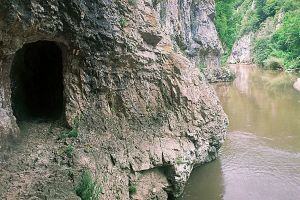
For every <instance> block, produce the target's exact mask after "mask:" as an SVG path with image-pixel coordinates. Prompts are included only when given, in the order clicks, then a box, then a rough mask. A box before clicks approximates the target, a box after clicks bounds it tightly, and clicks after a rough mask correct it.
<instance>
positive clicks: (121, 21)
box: [119, 17, 127, 28]
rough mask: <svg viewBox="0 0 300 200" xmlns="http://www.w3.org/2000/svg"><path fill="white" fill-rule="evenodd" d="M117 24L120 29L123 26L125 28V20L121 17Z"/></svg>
mask: <svg viewBox="0 0 300 200" xmlns="http://www.w3.org/2000/svg"><path fill="white" fill-rule="evenodd" d="M119 24H120V26H121V27H122V28H124V27H125V26H127V20H126V19H125V18H124V17H121V18H120V19H119Z"/></svg>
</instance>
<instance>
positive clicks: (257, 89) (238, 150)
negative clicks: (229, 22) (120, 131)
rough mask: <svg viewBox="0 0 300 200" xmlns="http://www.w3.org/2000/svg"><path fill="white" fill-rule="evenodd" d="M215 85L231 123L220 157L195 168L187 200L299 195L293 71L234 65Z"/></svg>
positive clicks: (298, 101)
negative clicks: (229, 77)
mask: <svg viewBox="0 0 300 200" xmlns="http://www.w3.org/2000/svg"><path fill="white" fill-rule="evenodd" d="M231 67H234V69H235V71H236V75H237V78H236V79H235V81H234V82H232V83H218V84H215V85H214V87H215V89H216V91H217V94H218V96H219V98H220V100H221V104H222V106H223V107H224V110H225V112H226V113H227V115H228V117H229V121H230V125H229V133H228V136H227V140H226V142H225V144H224V145H223V147H222V148H221V151H220V158H219V159H218V160H217V161H215V162H212V163H209V164H207V165H206V166H201V167H199V168H196V169H195V170H194V171H193V172H192V174H191V178H190V179H189V181H188V184H187V186H186V189H185V192H184V195H183V199H184V200H199V199H214V200H218V199H220V200H221V199H222V200H253V199H265V200H274V199H276V200H286V199H297V198H298V197H299V196H300V176H299V175H300V136H299V130H300V119H299V115H300V94H299V92H298V91H296V90H295V89H294V88H293V80H294V75H291V74H289V73H284V72H278V71H269V70H262V69H259V68H255V67H253V66H249V65H243V66H241V65H234V66H231Z"/></svg>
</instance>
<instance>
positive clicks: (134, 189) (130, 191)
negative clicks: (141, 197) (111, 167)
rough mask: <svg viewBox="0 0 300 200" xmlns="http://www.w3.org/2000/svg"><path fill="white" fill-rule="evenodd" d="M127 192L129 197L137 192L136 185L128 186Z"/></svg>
mask: <svg viewBox="0 0 300 200" xmlns="http://www.w3.org/2000/svg"><path fill="white" fill-rule="evenodd" d="M128 191H129V194H130V195H132V194H135V193H136V192H137V188H136V185H130V186H129V188H128Z"/></svg>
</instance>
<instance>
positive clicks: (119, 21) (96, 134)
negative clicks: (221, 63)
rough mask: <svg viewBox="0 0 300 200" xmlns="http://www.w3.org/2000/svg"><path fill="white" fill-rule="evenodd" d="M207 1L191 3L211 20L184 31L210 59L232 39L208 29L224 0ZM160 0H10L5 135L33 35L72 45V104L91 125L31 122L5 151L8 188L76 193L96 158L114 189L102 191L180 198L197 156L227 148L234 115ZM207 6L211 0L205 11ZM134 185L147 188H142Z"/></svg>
mask: <svg viewBox="0 0 300 200" xmlns="http://www.w3.org/2000/svg"><path fill="white" fill-rule="evenodd" d="M197 2H198V1H197ZM197 2H193V3H192V4H191V5H194V6H195V5H198V7H197V6H196V9H195V11H197V12H192V11H190V10H187V11H181V12H182V16H183V14H184V13H191V14H192V13H198V14H197V15H196V16H192V17H191V19H194V18H197V19H199V20H200V21H199V20H198V21H196V22H197V23H200V22H201V23H202V24H206V22H208V23H207V24H206V26H207V27H208V28H207V29H200V26H196V27H193V30H195V31H194V32H193V33H197V34H194V36H193V39H192V40H191V38H192V37H191V36H188V37H187V38H189V39H187V40H184V41H186V45H187V49H189V50H188V51H189V53H188V54H192V52H194V53H195V54H193V55H197V56H196V57H198V59H201V58H200V57H201V56H203V55H208V54H210V55H211V53H212V55H217V54H219V52H220V50H221V49H220V48H221V47H220V45H219V42H218V41H216V42H215V43H214V42H212V43H210V42H208V41H215V39H213V38H209V36H207V37H206V36H204V35H203V34H201V33H202V32H203V31H204V32H205V33H206V31H210V30H211V29H210V28H209V27H212V21H211V17H212V15H213V14H209V13H213V12H212V11H210V9H209V8H210V7H211V5H213V4H212V3H213V2H212V1H199V2H198V3H197ZM182 3H183V4H184V3H189V2H186V1H182ZM154 4H155V3H153V2H151V1H148V0H145V1H142V0H140V1H137V2H135V1H130V2H127V1H102V0H99V1H87V0H86V1H78V0H69V1H58V0H48V1H43V0H35V1H29V0H25V1H19V0H12V1H4V2H2V3H1V5H0V107H1V115H0V117H1V125H0V126H1V127H0V131H1V132H0V136H1V137H0V138H1V140H2V141H5V139H4V138H7V137H6V136H7V135H9V134H11V135H15V134H16V133H17V129H18V128H17V125H16V119H15V117H14V116H13V107H12V100H11V80H10V70H11V65H12V64H13V59H14V55H15V53H16V52H17V51H18V50H19V49H21V48H22V46H23V45H24V44H26V43H32V42H36V41H41V40H47V41H53V42H55V43H56V44H58V45H59V46H60V48H61V50H62V54H63V55H62V57H63V65H64V66H63V83H64V101H65V102H64V103H65V112H64V115H65V118H66V121H67V123H68V124H69V125H71V126H73V127H77V126H78V127H79V128H78V132H79V136H78V137H77V138H73V139H70V138H66V139H63V140H61V139H59V138H60V135H61V131H62V130H63V129H64V128H63V125H62V124H60V123H58V125H57V124H56V123H54V122H51V123H50V122H49V123H48V124H47V123H46V124H35V123H33V122H31V123H29V124H27V125H28V126H29V128H27V129H26V130H27V131H23V134H21V135H19V138H20V140H21V141H19V142H18V144H17V148H16V149H14V148H9V147H7V148H4V149H3V151H4V152H5V153H3V154H2V155H5V156H2V157H0V158H1V160H0V164H1V165H0V176H1V177H0V180H1V183H0V188H1V190H0V197H1V199H22V198H25V199H30V198H46V197H47V198H50V199H51V198H52V199H55V198H56V199H57V198H62V199H64V197H66V196H69V197H70V199H76V198H77V197H76V195H75V190H74V188H75V186H76V185H77V183H78V181H79V177H80V173H81V171H82V170H83V169H84V168H87V169H89V170H90V171H91V172H92V173H93V175H94V178H95V179H96V180H97V181H98V183H99V184H100V185H101V187H102V188H103V190H102V193H101V198H102V199H141V198H142V197H143V198H144V199H152V198H157V199H166V198H167V197H168V196H169V197H170V196H174V197H178V196H179V195H180V194H181V193H182V191H183V188H184V185H185V183H186V181H187V179H188V177H189V175H190V173H191V171H192V169H193V167H194V166H195V165H197V164H202V163H204V162H209V161H211V160H213V159H215V157H216V156H217V152H218V149H219V148H220V146H221V144H222V142H223V141H224V137H225V134H226V126H227V118H226V116H225V114H224V112H223V110H222V108H221V106H220V103H219V100H218V98H217V97H216V94H215V92H214V90H213V89H212V87H211V86H210V85H209V84H208V83H207V81H206V79H205V78H204V77H203V75H201V74H200V72H199V70H198V69H197V68H196V67H195V64H194V62H191V61H190V60H189V59H187V58H186V57H184V55H183V54H182V53H180V52H179V53H176V52H174V48H175V47H174V44H173V43H172V40H170V35H172V33H170V31H171V29H168V30H162V28H161V23H162V22H161V21H159V20H158V19H159V18H161V17H159V15H158V14H157V11H156V10H157V9H158V8H157V5H156V4H155V5H154ZM161 4H162V3H161ZM199 5H202V6H208V8H207V13H206V12H205V13H206V14H205V15H204V14H203V13H202V12H200V9H199V8H200V7H199ZM181 6H182V5H181ZM162 8H163V6H162ZM184 8H186V7H184ZM184 8H182V9H184ZM160 13H161V11H160ZM168 13H169V12H168ZM186 16H187V15H186ZM197 16H198V17H197ZM204 22H205V23H204ZM180 23H181V24H182V25H183V24H184V23H183V22H180ZM197 23H196V24H197ZM201 23H200V24H201ZM187 28H188V29H189V28H190V27H187ZM185 33H191V32H189V31H187V32H185ZM214 34H215V33H212V35H214ZM183 35H185V34H183ZM183 35H182V36H183ZM208 35H209V34H208ZM202 37H204V38H202ZM204 41H207V43H204ZM200 43H201V44H202V45H200ZM193 45H196V47H194V46H193ZM203 46H204V47H203ZM203 48H204V49H206V50H203ZM214 49H215V50H214ZM206 58H207V59H208V60H209V58H211V57H209V56H208V57H206ZM206 58H205V59H206ZM208 60H206V62H210V61H208ZM213 62H214V61H212V62H211V63H213ZM3 113H4V114H3ZM4 119H5V121H2V120H4ZM76 119H77V120H76ZM78 119H80V120H78ZM3 122H4V123H3ZM9 123H10V124H9ZM53 123H54V125H52V124H53ZM19 124H22V123H21V122H20V123H19ZM2 127H4V128H2ZM11 130H13V131H11ZM8 131H9V132H8ZM21 133H22V131H21ZM4 136H5V137H4ZM70 145H71V146H72V148H73V149H72V154H71V155H69V153H70V152H69V153H67V152H68V151H67V150H68V148H69V149H70ZM66 153H67V155H66ZM131 185H136V187H137V192H136V193H134V194H132V193H129V187H130V186H131ZM4 186H5V187H4ZM13 191H14V192H13Z"/></svg>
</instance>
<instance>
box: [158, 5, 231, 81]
mask: <svg viewBox="0 0 300 200" xmlns="http://www.w3.org/2000/svg"><path fill="white" fill-rule="evenodd" d="M154 2H157V3H154V6H155V8H156V10H157V13H158V17H159V19H158V20H159V22H160V25H161V28H162V30H163V31H164V32H165V33H167V37H166V39H167V40H169V41H172V43H173V47H174V50H175V51H178V52H183V53H184V54H185V55H186V56H187V57H188V58H189V59H190V60H191V62H192V63H194V64H195V65H196V67H199V68H201V69H202V70H203V72H204V74H205V76H206V78H207V79H208V80H209V81H210V82H216V81H217V80H226V79H227V78H228V77H230V75H229V74H228V73H226V71H224V70H223V69H222V68H221V64H220V57H221V54H222V52H223V49H222V45H221V42H220V40H219V37H218V33H217V31H216V27H215V25H214V22H213V21H214V16H215V2H214V0H201V1H199V0H191V1H187V0H179V1H175V0H170V1H154Z"/></svg>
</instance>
